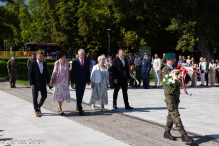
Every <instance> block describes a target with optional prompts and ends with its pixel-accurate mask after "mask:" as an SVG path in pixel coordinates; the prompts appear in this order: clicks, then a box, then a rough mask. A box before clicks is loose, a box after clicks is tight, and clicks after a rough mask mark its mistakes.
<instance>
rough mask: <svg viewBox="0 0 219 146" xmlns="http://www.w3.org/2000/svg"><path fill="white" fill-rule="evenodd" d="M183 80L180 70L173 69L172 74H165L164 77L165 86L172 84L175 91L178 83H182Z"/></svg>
mask: <svg viewBox="0 0 219 146" xmlns="http://www.w3.org/2000/svg"><path fill="white" fill-rule="evenodd" d="M181 81H182V75H181V73H180V71H179V70H173V71H172V72H171V73H170V74H167V75H165V77H164V78H163V86H164V87H167V86H172V90H171V91H174V90H175V88H176V84H180V83H181Z"/></svg>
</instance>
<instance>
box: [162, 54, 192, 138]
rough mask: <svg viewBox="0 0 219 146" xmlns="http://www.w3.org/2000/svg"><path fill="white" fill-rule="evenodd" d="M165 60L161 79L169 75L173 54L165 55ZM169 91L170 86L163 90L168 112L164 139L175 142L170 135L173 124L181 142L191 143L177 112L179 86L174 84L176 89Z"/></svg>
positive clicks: (173, 58) (173, 59)
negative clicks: (180, 136) (180, 137)
mask: <svg viewBox="0 0 219 146" xmlns="http://www.w3.org/2000/svg"><path fill="white" fill-rule="evenodd" d="M165 58H166V60H167V64H166V65H165V66H164V67H163V69H162V78H164V77H165V75H167V74H169V73H170V72H171V71H172V69H173V64H174V61H175V53H168V54H166V55H165ZM171 90H172V86H168V87H165V88H164V95H165V102H166V105H167V110H168V116H167V123H166V126H165V133H164V138H167V139H170V140H176V139H175V137H173V136H172V135H171V134H170V130H171V128H172V127H173V123H175V126H176V128H177V129H178V130H179V132H180V134H181V135H182V141H183V142H193V139H192V138H190V137H189V136H188V135H187V133H186V131H185V129H184V126H183V124H182V121H181V118H180V114H179V110H178V105H179V103H180V100H179V95H180V84H176V88H175V89H174V91H171Z"/></svg>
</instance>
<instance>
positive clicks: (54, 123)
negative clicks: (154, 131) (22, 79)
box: [0, 90, 128, 146]
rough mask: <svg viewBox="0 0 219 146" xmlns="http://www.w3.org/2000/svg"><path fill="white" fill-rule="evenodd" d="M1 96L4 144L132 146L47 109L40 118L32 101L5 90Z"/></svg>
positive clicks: (0, 138) (0, 139)
mask: <svg viewBox="0 0 219 146" xmlns="http://www.w3.org/2000/svg"><path fill="white" fill-rule="evenodd" d="M0 97H1V98H0V134H1V136H0V145H10V144H11V145H19V144H20V143H22V142H23V144H27V145H34V144H39V145H50V146H70V145H80V146H86V145H95V146H98V145H111V144H113V145H121V146H126V145H128V144H126V143H124V142H121V141H119V140H117V139H115V138H112V137H110V136H108V135H106V134H104V133H101V132H98V131H95V130H93V129H91V128H88V127H86V126H84V125H81V124H79V123H76V122H74V121H72V120H69V119H68V118H65V117H61V116H58V115H57V114H55V113H53V112H51V111H49V110H46V109H44V108H42V112H43V115H42V117H40V118H36V117H35V116H34V112H33V105H32V104H31V103H30V102H28V101H25V100H23V99H20V98H18V97H16V96H14V95H11V94H8V93H6V92H4V91H1V90H0Z"/></svg>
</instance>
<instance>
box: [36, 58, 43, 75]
mask: <svg viewBox="0 0 219 146" xmlns="http://www.w3.org/2000/svg"><path fill="white" fill-rule="evenodd" d="M37 64H38V66H39V69H40V73H41V74H42V73H43V61H41V62H39V60H37Z"/></svg>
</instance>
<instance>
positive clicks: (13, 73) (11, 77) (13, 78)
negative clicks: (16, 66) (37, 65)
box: [9, 72, 17, 84]
mask: <svg viewBox="0 0 219 146" xmlns="http://www.w3.org/2000/svg"><path fill="white" fill-rule="evenodd" d="M9 77H10V79H9V82H10V83H14V84H15V82H16V77H17V72H12V73H10V74H9Z"/></svg>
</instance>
